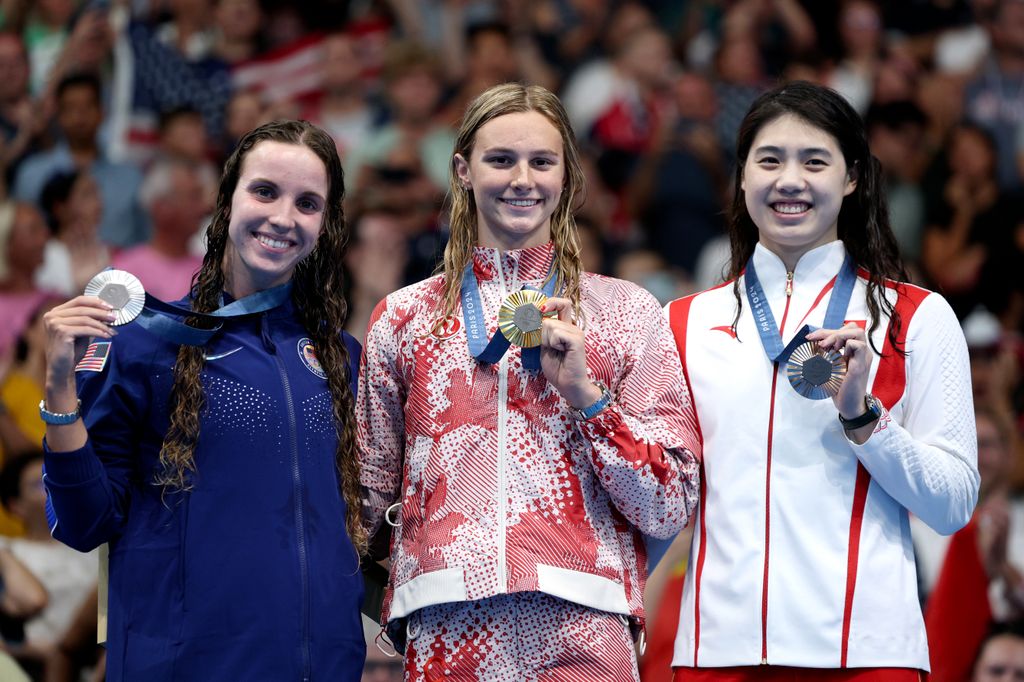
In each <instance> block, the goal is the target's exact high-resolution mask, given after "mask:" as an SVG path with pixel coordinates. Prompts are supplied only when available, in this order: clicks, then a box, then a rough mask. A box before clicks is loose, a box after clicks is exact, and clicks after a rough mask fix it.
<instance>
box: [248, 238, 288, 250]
mask: <svg viewBox="0 0 1024 682" xmlns="http://www.w3.org/2000/svg"><path fill="white" fill-rule="evenodd" d="M256 239H258V240H259V242H260V244H263V245H264V246H269V247H270V248H272V249H284V248H287V247H288V242H285V241H280V240H278V239H271V238H270V237H267V236H265V235H262V234H258V235H256Z"/></svg>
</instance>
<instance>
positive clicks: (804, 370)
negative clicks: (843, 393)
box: [786, 341, 846, 400]
mask: <svg viewBox="0 0 1024 682" xmlns="http://www.w3.org/2000/svg"><path fill="white" fill-rule="evenodd" d="M786 374H787V376H788V378H789V383H790V384H792V385H793V388H795V389H796V391H797V393H799V394H800V395H802V396H803V397H805V398H810V399H812V400H823V399H825V398H831V397H833V396H835V395H836V394H837V393H839V387H840V386H842V385H843V378H844V377H845V376H846V361H845V360H843V356H842V355H841V354H840V353H839V352H837V351H834V350H830V351H824V350H822V349H821V348H819V347H818V344H817V343H814V342H812V341H809V342H807V343H804V344H801V345H800V346H799V347H798V348H797V349H796V350H794V351H793V353H792V354H791V355H790V356H789V360H788V362H787V364H786Z"/></svg>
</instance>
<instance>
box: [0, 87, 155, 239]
mask: <svg viewBox="0 0 1024 682" xmlns="http://www.w3.org/2000/svg"><path fill="white" fill-rule="evenodd" d="M101 92H102V85H101V83H100V79H99V77H98V76H96V75H95V74H89V73H81V74H76V75H73V76H68V77H66V78H64V79H63V80H62V81H61V82H60V84H59V85H58V86H57V126H58V128H59V129H60V132H61V134H62V138H63V139H62V141H61V142H60V143H59V144H58V145H57V146H55V147H54V148H53V149H51V150H49V151H45V152H40V153H38V154H33V155H32V156H30V157H28V158H27V159H25V162H24V163H23V164H22V165H21V167H20V168H19V169H18V174H17V176H16V180H15V183H14V196H15V197H16V198H18V199H19V200H21V201H28V202H32V203H36V204H38V202H39V201H40V198H41V195H42V191H43V187H44V185H45V184H46V181H47V180H48V179H49V178H50V177H51V176H53V175H54V174H55V173H57V172H61V171H64V172H67V171H72V170H75V169H79V170H83V169H84V170H88V171H89V172H90V173H91V174H92V176H93V177H94V178H95V179H96V182H97V184H98V185H99V188H100V194H101V195H102V198H103V218H102V221H101V222H100V230H99V234H100V239H101V240H102V241H103V242H104V243H106V244H109V245H111V246H118V247H126V246H132V245H134V244H138V243H140V242H143V241H145V240H146V239H147V238H148V236H149V224H148V220H147V219H146V216H145V213H144V212H143V211H142V209H141V208H140V207H139V204H138V201H137V197H136V195H137V193H138V189H139V185H140V183H141V181H142V176H141V174H140V173H139V171H138V169H137V168H135V167H134V166H132V165H130V164H125V163H119V162H116V161H111V160H110V159H108V158H107V157H106V155H105V153H104V152H103V150H102V149H101V148H100V146H99V142H98V140H97V137H96V134H97V132H98V131H99V127H100V124H101V123H102V121H103V108H102V106H101Z"/></svg>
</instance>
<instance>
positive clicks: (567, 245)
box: [437, 83, 586, 324]
mask: <svg viewBox="0 0 1024 682" xmlns="http://www.w3.org/2000/svg"><path fill="white" fill-rule="evenodd" d="M529 111H536V112H537V113H539V114H541V115H542V116H544V118H546V119H547V120H548V121H550V122H551V124H552V125H553V126H555V129H557V130H558V133H559V135H560V136H561V138H562V158H563V162H564V163H565V179H564V184H563V186H562V195H561V197H560V199H559V202H558V206H557V207H556V208H555V211H554V213H552V214H551V241H552V242H553V243H554V251H555V256H554V268H553V270H554V276H555V277H556V278H557V279H556V283H555V284H556V287H555V291H560V292H562V293H561V295H562V296H565V297H566V298H568V299H569V300H570V301H572V304H573V310H574V313H575V316H576V319H577V320H580V319H581V318H582V313H581V311H580V276H581V274H582V272H583V264H582V260H581V258H580V240H579V236H578V234H577V232H576V219H575V218H574V216H573V212H574V211H575V209H576V208H577V207H578V206H579V204H580V203H582V201H583V196H584V191H585V189H586V180H585V177H584V175H583V166H582V164H581V163H580V152H579V148H578V147H577V146H576V136H575V134H574V133H573V131H572V126H571V125H570V124H569V116H568V115H567V114H566V113H565V108H564V107H563V106H562V103H561V102H560V101H559V100H558V97H556V96H555V95H554V94H553V93H552V92H551V91H549V90H547V89H545V88H542V87H540V86H539V85H522V84H520V83H504V84H502V85H496V86H494V87H492V88H490V89H488V90H486V91H484V92H483V93H482V94H480V95H479V96H478V97H477V98H476V99H475V100H473V101H472V102H471V103H470V105H469V107H468V108H467V109H466V113H465V114H464V115H463V117H462V124H461V125H460V126H459V131H458V135H457V137H456V139H455V150H454V153H453V154H452V162H451V169H450V170H451V172H450V173H449V178H448V184H449V214H450V221H451V225H450V236H449V239H448V245H447V246H446V247H445V250H444V261H443V263H442V264H441V266H440V267H439V271H441V272H443V273H444V294H443V299H442V307H441V315H440V317H439V319H438V320H437V323H438V324H439V323H440V322H441V321H442V320H444V319H445V318H446V317H448V316H450V315H454V314H455V310H456V308H457V307H458V304H459V289H460V284H461V282H462V271H463V270H464V269H465V267H466V264H467V263H469V261H470V259H472V257H473V247H474V246H475V245H476V244H477V240H478V238H479V232H478V229H477V207H476V198H475V197H474V196H473V192H472V190H471V189H467V188H464V187H463V186H462V183H460V182H459V177H458V174H457V173H456V171H455V154H461V155H462V157H463V158H465V159H466V160H467V161H468V160H469V158H470V156H471V154H472V153H473V145H474V144H475V142H476V134H477V131H479V130H480V128H481V127H483V126H484V124H486V123H487V122H488V121H491V120H494V119H496V118H498V117H499V116H504V115H505V114H518V113H526V112H529Z"/></svg>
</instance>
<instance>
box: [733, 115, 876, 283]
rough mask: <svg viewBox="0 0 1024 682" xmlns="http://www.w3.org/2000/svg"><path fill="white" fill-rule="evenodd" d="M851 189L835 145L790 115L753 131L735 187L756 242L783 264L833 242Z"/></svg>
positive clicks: (846, 172) (824, 135)
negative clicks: (754, 228) (740, 192)
mask: <svg viewBox="0 0 1024 682" xmlns="http://www.w3.org/2000/svg"><path fill="white" fill-rule="evenodd" d="M856 186H857V183H856V181H855V180H852V179H851V178H850V174H849V172H848V169H847V168H846V161H845V159H844V158H843V153H842V151H841V150H840V149H839V144H838V142H836V139H835V138H834V137H832V135H830V134H829V133H827V132H825V131H824V130H822V129H820V128H817V127H815V126H813V125H811V124H810V123H808V122H806V121H805V120H803V119H802V118H799V117H797V116H794V115H792V114H786V115H783V116H780V117H779V118H777V119H775V120H773V121H770V122H768V123H766V124H765V125H764V126H762V127H761V130H759V131H758V133H757V135H756V136H755V137H754V142H753V144H752V145H751V147H750V153H749V154H748V155H747V160H746V163H745V164H744V166H743V182H742V184H741V188H742V189H743V193H744V199H745V202H746V207H747V212H748V213H749V214H750V218H751V220H753V221H754V225H756V226H757V231H758V239H759V240H760V242H761V244H762V245H764V246H765V247H766V248H768V249H769V250H770V251H772V252H773V253H775V254H776V255H778V256H779V257H780V258H782V259H783V260H784V261H786V262H787V263H790V262H792V263H795V261H796V260H799V258H800V256H802V255H803V254H804V253H806V252H807V251H810V250H811V249H813V248H815V247H817V246H821V245H822V244H827V243H828V242H830V241H834V240H835V239H837V238H838V223H839V210H840V209H841V208H842V206H843V199H844V198H845V197H846V196H847V195H849V194H850V193H852V192H853V190H854V189H855V188H856Z"/></svg>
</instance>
